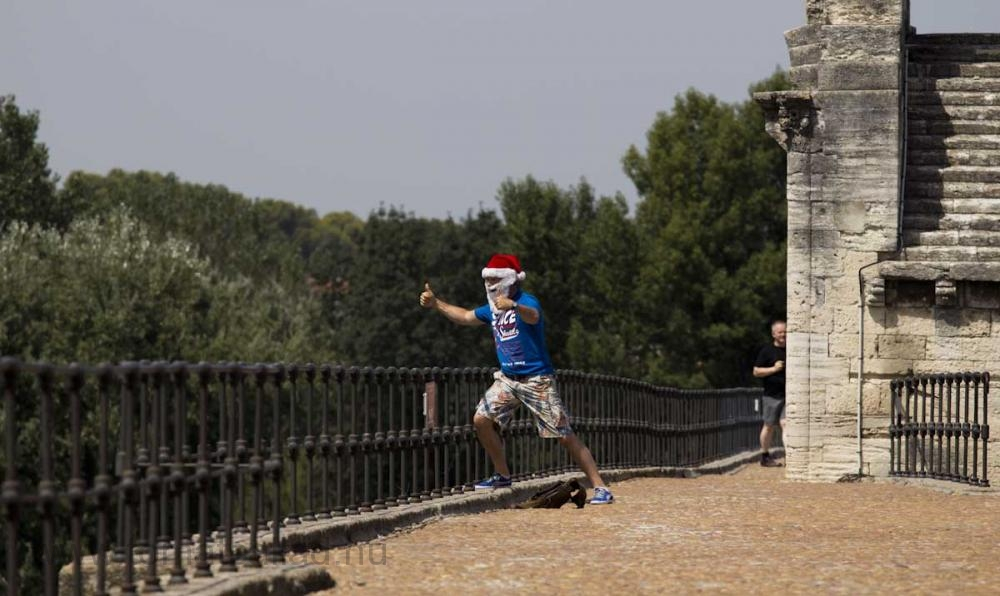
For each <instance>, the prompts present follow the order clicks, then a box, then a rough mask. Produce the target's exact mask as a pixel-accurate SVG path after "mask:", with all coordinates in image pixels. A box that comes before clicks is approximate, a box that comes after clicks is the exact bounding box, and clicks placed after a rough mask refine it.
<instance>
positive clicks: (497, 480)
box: [476, 474, 511, 490]
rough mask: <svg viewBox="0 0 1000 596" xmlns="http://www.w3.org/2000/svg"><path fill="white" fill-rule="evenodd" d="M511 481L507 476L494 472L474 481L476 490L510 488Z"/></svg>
mask: <svg viewBox="0 0 1000 596" xmlns="http://www.w3.org/2000/svg"><path fill="white" fill-rule="evenodd" d="M510 485H511V482H510V477H509V476H501V475H500V474H494V475H492V476H490V477H489V478H487V479H486V480H480V481H479V482H477V483H476V490H488V489H494V488H510Z"/></svg>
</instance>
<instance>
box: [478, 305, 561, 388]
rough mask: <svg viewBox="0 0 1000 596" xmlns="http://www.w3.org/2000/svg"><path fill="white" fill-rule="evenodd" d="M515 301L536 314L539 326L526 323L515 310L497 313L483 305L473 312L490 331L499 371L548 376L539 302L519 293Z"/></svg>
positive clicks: (547, 356)
mask: <svg viewBox="0 0 1000 596" xmlns="http://www.w3.org/2000/svg"><path fill="white" fill-rule="evenodd" d="M514 301H515V302H517V303H519V304H523V305H524V306H530V307H531V308H533V309H535V310H537V311H538V322H537V323H535V324H534V325H530V324H528V323H526V322H525V321H524V320H523V319H521V315H519V314H517V309H511V310H507V311H503V312H498V313H496V315H494V314H493V311H491V310H490V305H489V304H484V305H483V306H480V307H479V308H477V309H476V310H475V313H476V318H477V319H479V320H480V321H482V322H484V323H486V324H487V325H490V327H492V328H493V341H494V342H495V343H496V347H497V360H499V361H500V370H502V371H503V372H504V374H508V375H551V374H553V372H554V370H553V368H552V360H551V359H550V358H549V349H548V348H547V347H546V346H545V319H543V318H542V306H541V305H540V304H539V303H538V298H535V297H534V296H532V295H531V294H526V293H524V292H521V291H518V293H517V295H516V296H514Z"/></svg>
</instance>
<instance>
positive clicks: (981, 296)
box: [961, 282, 1000, 323]
mask: <svg viewBox="0 0 1000 596" xmlns="http://www.w3.org/2000/svg"><path fill="white" fill-rule="evenodd" d="M961 291H962V305H963V306H965V307H967V308H977V309H1000V283H997V282H992V283H991V282H985V283H976V282H970V283H965V284H962V289H961ZM996 318H997V315H996V314H993V319H994V323H995V322H996Z"/></svg>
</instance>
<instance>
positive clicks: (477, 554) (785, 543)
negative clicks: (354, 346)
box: [314, 466, 1000, 596]
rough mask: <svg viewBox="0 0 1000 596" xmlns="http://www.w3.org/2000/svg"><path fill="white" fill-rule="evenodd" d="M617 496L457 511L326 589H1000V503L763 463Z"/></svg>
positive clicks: (341, 561)
mask: <svg viewBox="0 0 1000 596" xmlns="http://www.w3.org/2000/svg"><path fill="white" fill-rule="evenodd" d="M612 488H613V489H614V491H615V496H616V499H617V503H615V504H614V505H612V506H607V507H591V506H588V507H586V508H585V509H583V510H577V509H575V508H572V505H567V506H566V507H564V508H563V509H559V510H528V511H521V510H505V511H497V512H492V513H484V514H479V515H467V516H455V517H449V518H445V519H441V520H438V521H435V522H433V523H430V524H427V525H425V526H423V527H421V528H418V529H415V530H412V531H410V532H407V533H403V534H398V535H395V536H392V537H389V538H387V539H385V540H384V541H382V542H379V543H374V544H370V545H367V546H361V547H358V546H354V547H352V549H351V550H350V552H348V551H347V550H345V549H337V550H335V551H331V552H329V553H326V556H327V559H326V560H327V561H328V566H329V568H330V570H331V572H332V573H333V575H334V577H335V578H336V580H337V583H338V587H337V588H335V589H333V590H330V591H327V592H324V594H327V595H328V596H329V595H335V594H339V593H345V592H350V593H358V592H369V593H375V592H381V593H383V594H391V593H425V594H430V593H434V594H439V595H440V594H452V593H460V592H465V593H468V592H484V591H493V590H506V591H509V592H515V593H522V592H538V593H560V594H562V593H583V594H589V593H605V594H607V593H610V594H615V593H618V594H620V595H622V596H624V594H626V593H630V592H638V593H661V592H680V593H690V592H711V593H718V592H721V593H731V594H737V593H740V594H742V593H756V592H765V591H766V592H776V591H777V592H779V593H780V592H790V593H806V592H813V593H844V594H855V593H903V592H906V593H911V594H912V593H921V594H922V593H957V592H959V591H961V592H963V593H982V594H986V593H993V594H996V593H1000V496H998V495H996V494H988V495H954V494H946V493H943V492H937V491H932V490H928V489H925V488H921V487H913V486H900V485H892V484H884V483H868V482H866V483H855V484H804V483H796V482H789V481H786V480H784V470H783V469H781V468H770V469H763V468H760V467H759V466H748V467H746V468H743V469H742V470H740V471H738V472H737V473H735V474H732V475H727V476H706V477H701V478H698V479H666V478H664V479H659V478H657V479H651V478H647V479H636V480H629V481H626V482H622V483H619V484H617V485H615V486H613V487H612ZM383 546H384V550H383ZM359 551H360V554H359ZM315 554H316V553H314V555H315ZM379 563H383V564H379Z"/></svg>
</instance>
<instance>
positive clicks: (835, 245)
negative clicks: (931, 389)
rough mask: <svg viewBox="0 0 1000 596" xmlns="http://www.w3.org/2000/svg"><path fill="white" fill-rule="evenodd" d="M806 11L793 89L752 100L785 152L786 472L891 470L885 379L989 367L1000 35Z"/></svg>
mask: <svg viewBox="0 0 1000 596" xmlns="http://www.w3.org/2000/svg"><path fill="white" fill-rule="evenodd" d="M806 18H807V24H806V25H804V26H802V27H799V28H797V29H794V30H792V31H789V32H787V33H786V34H785V38H786V40H787V43H788V48H789V53H790V56H791V70H790V75H791V78H792V81H793V84H794V87H795V89H794V90H792V91H784V92H773V93H761V94H758V95H757V96H756V97H755V98H756V99H757V101H758V102H759V103H760V104H761V105H762V106H763V107H764V109H765V112H766V114H767V128H768V132H769V133H770V134H771V135H772V136H773V137H774V138H775V139H776V140H777V141H778V142H779V143H780V144H781V145H782V147H784V148H785V149H786V150H787V151H788V179H787V181H788V191H787V192H788V196H787V200H788V265H787V266H788V271H787V274H788V323H789V336H788V363H787V382H788V401H787V416H788V430H787V432H786V434H785V445H786V448H787V452H788V456H787V464H788V468H787V473H788V476H789V477H790V478H796V479H809V480H833V479H837V478H839V477H841V476H843V475H844V474H848V473H857V472H858V471H859V469H860V471H862V472H865V473H869V472H870V473H872V474H875V475H885V474H886V473H887V471H888V468H889V453H888V445H889V442H888V432H887V429H888V423H889V411H890V394H889V380H890V379H891V378H893V377H896V376H900V375H904V374H906V373H907V372H908V371H910V370H912V371H914V372H916V373H929V372H961V371H964V370H975V371H990V372H996V373H998V374H1000V366H998V364H1000V35H917V34H916V32H915V31H913V30H911V28H910V25H909V1H908V0H806ZM998 25H1000V24H998ZM862 326H863V329H862ZM862 331H863V336H864V342H863V344H864V345H863V349H864V359H863V361H862V359H861V357H860V351H859V346H860V343H861V342H860V337H861V332H862ZM862 366H863V374H859V373H860V372H861V370H860V369H861V368H862ZM859 377H860V379H861V381H860V382H861V383H862V386H861V387H862V391H861V392H860V395H861V398H860V400H859V391H858V383H859ZM998 401H1000V400H996V399H994V400H992V404H991V412H990V417H991V419H992V421H993V423H994V426H996V423H997V421H998V420H1000V408H998V405H997V402H998ZM859 410H860V412H861V413H862V414H863V415H861V416H859ZM859 420H861V421H863V428H862V429H860V430H861V432H860V434H861V441H859V440H858V434H859V429H858V425H859ZM990 447H991V449H990V451H991V454H990V455H991V460H990V461H989V462H988V465H989V467H990V476H991V477H992V478H993V479H994V483H996V481H997V480H996V479H997V472H1000V457H998V456H997V453H998V451H997V447H998V446H997V445H995V439H994V440H993V443H991V445H990Z"/></svg>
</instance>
